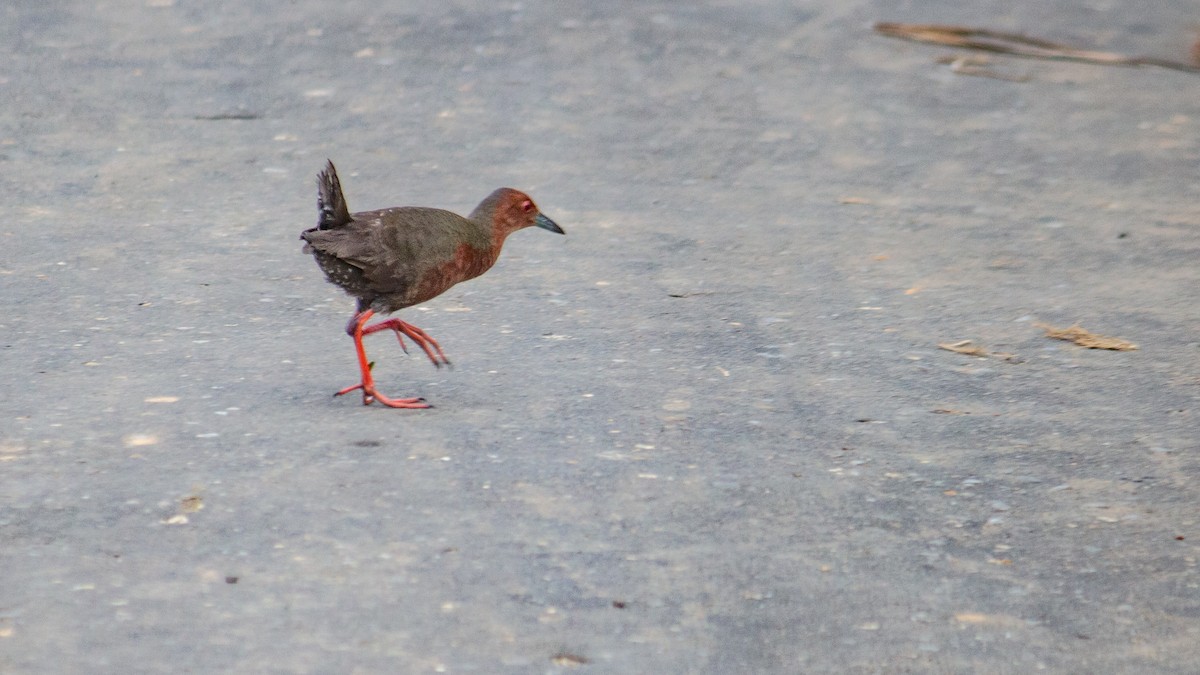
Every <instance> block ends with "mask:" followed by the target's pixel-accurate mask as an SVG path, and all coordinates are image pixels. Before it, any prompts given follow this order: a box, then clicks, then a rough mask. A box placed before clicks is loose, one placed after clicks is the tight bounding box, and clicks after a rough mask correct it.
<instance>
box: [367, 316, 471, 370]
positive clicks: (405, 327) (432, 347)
mask: <svg viewBox="0 0 1200 675" xmlns="http://www.w3.org/2000/svg"><path fill="white" fill-rule="evenodd" d="M381 330H393V331H395V332H396V339H397V340H399V341H400V347H401V349H403V350H404V352H405V353H408V347H406V346H405V345H404V338H403V337H401V336H402V335H407V336H408V337H409V338H410V339H412V341H413V342H415V343H417V346H418V347H420V348H421V350H422V351H424V352H425V355H426V356H428V357H429V360H430V361H432V362H433V365H434V367H437V368H441V367H442V365H446V366H450V365H451V364H450V359H448V358H446V353H445V352H443V351H442V346H441V345H439V344H438V342H437V340H434V339H433V338H431V337H429V334H428V333H426V332H425V331H423V330H421V329H420V328H417V327H416V326H414V325H412V324H411V323H408V322H407V321H401V320H400V319H387V320H385V321H380V322H379V323H376V324H373V325H370V326H366V327H364V328H363V329H362V334H363V335H370V334H371V333H377V332H379V331H381Z"/></svg>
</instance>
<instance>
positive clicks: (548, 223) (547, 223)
mask: <svg viewBox="0 0 1200 675" xmlns="http://www.w3.org/2000/svg"><path fill="white" fill-rule="evenodd" d="M533 224H534V225H537V226H538V227H540V228H542V229H543V230H550V231H551V232H557V233H558V234H566V232H563V229H562V228H561V227H559V226H558V223H556V222H554V221H553V220H550V219H549V218H547V217H546V216H543V215H542V214H540V213H539V214H537V218H535V219H534V220H533Z"/></svg>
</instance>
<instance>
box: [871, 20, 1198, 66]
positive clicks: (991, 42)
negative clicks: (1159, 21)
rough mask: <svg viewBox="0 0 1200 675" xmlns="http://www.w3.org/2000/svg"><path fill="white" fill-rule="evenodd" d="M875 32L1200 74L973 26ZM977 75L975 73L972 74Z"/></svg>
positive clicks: (887, 27)
mask: <svg viewBox="0 0 1200 675" xmlns="http://www.w3.org/2000/svg"><path fill="white" fill-rule="evenodd" d="M874 29H875V32H876V33H879V34H881V35H887V36H889V37H894V38H901V39H903V40H913V41H915V42H928V43H931V44H936V45H944V46H948V47H961V48H964V49H976V50H980V51H986V52H993V53H997V54H1013V55H1016V56H1025V57H1028V58H1035V59H1054V60H1065V61H1082V62H1084V63H1095V64H1099V65H1107V66H1134V67H1137V66H1157V67H1159V68H1170V69H1172V70H1181V71H1184V72H1190V73H1200V68H1197V67H1196V66H1194V65H1192V64H1189V63H1181V62H1179V61H1171V60H1168V59H1159V58H1154V57H1149V56H1126V55H1124V54H1114V53H1112V52H1099V51H1094V50H1089V49H1075V48H1073V47H1069V46H1067V45H1062V44H1058V43H1055V42H1050V41H1048V40H1041V39H1039V38H1032V37H1028V36H1025V35H1021V34H1020V33H1006V32H1003V31H996V30H989V29H987V28H973V27H971V26H947V25H938V24H919V23H891V22H881V23H877V24H875V26H874ZM971 74H976V73H971Z"/></svg>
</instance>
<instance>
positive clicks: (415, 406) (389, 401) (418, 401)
mask: <svg viewBox="0 0 1200 675" xmlns="http://www.w3.org/2000/svg"><path fill="white" fill-rule="evenodd" d="M371 396H372V397H373V398H374V399H375V400H376V401H379V403H380V404H381V405H386V406H387V407H389V408H406V409H409V410H422V409H425V408H432V407H433V406H431V405H429V404H428V403H426V402H425V399H423V398H421V397H419V396H418V397H416V398H388V397H386V396H381V395H380V394H379V393H378V392H372V393H371Z"/></svg>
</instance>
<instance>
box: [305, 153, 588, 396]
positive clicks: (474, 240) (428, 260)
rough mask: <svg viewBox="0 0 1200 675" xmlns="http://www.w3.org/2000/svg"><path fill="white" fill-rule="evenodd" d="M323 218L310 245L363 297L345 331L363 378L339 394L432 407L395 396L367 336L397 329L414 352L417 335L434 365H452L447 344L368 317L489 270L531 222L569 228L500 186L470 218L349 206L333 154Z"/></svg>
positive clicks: (332, 278)
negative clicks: (380, 384) (377, 369)
mask: <svg viewBox="0 0 1200 675" xmlns="http://www.w3.org/2000/svg"><path fill="white" fill-rule="evenodd" d="M317 209H318V217H317V226H316V227H313V228H309V229H307V230H304V232H302V233H301V234H300V238H301V239H303V240H304V242H305V243H304V248H303V252H304V253H309V254H312V256H313V258H315V259H316V261H317V265H318V266H320V268H321V271H323V272H324V273H325V277H326V279H327V280H328V281H329V282H331V283H333V284H334V285H336V286H339V287H341V289H342V290H343V291H345V292H346V293H347V294H348V295H350V296H353V297H354V298H356V299H357V307H356V309H355V312H354V316H353V317H351V319H350V322H349V323H347V324H346V333H347V334H349V335H350V336H351V337H352V338H354V349H355V352H356V353H357V355H358V367H359V370H360V372H361V375H362V378H361V381H360V382H359V383H358V384H355V385H352V386H349V387H346V388H345V389H342V390H340V391H338V392H337V393H335V394H334V396H341V395H343V394H348V393H350V392H352V391H362V397H363V405H370V404H371V403H373V402H378V403H380V404H382V405H385V406H388V407H390V408H429V407H432V406H430V405H429V403H427V402H426V401H425V399H424V398H422V397H414V398H389V397H387V396H384V395H383V394H380V393H379V391H378V390H377V389H376V387H375V379H374V378H373V377H372V376H371V367H372V365H374V364H372V363H370V362H368V361H367V354H366V350H365V348H364V347H363V341H362V339H363V337H364V336H367V335H370V334H372V333H378V332H380V331H386V330H391V331H393V332H395V334H396V338H397V339H398V340H399V341H400V347H401V348H402V349H403V350H404V351H405V352H407V351H408V347H407V346H406V345H405V344H404V336H407V337H408V338H409V339H411V340H412V341H413V342H414V343H415V344H416V345H417V346H418V347H420V348H421V350H422V351H424V352H425V355H426V356H428V357H429V360H430V361H432V362H433V365H434V366H435V367H439V368H440V367H441V366H442V365H447V366H448V365H450V360H449V359H447V358H446V354H445V352H443V351H442V347H441V345H439V344H438V342H437V340H434V339H433V338H432V337H430V336H429V335H428V334H427V333H426V332H425V331H423V330H421V329H420V328H417V327H416V326H414V325H412V324H411V323H408V322H407V321H403V320H401V319H399V318H390V319H385V320H382V321H378V322H376V323H374V324H371V325H367V323H368V322H369V321H370V320H371V318H372V317H374V316H377V315H381V314H382V315H387V314H391V313H392V312H395V311H397V310H401V309H404V308H405V307H412V306H413V305H418V304H421V303H423V302H426V301H428V300H432V299H433V298H436V297H437V296H439V295H441V294H442V293H445V292H446V291H447V290H448V289H450V288H451V287H452V286H454V285H455V284H457V283H459V282H461V281H466V280H468V279H473V278H475V277H477V276H479V275H481V274H483V273H484V272H486V271H488V269H490V268H491V267H492V265H494V264H495V263H496V259H497V258H499V257H500V248H501V247H502V246H503V245H504V240H505V239H506V238H507V237H508V235H510V234H512V233H513V232H516V231H517V230H521V229H524V228H526V227H540V228H542V229H544V230H549V231H550V232H555V233H558V234H565V233H564V232H563V229H562V228H561V227H559V226H558V224H557V223H555V222H554V221H553V220H551V219H550V218H548V217H547V216H545V215H544V214H543V213H542V212H541V211H540V210H539V209H538V207H537V205H536V204H534V202H533V200H532V199H530V197H529V195H527V194H525V193H524V192H521V191H520V190H515V189H513V188H503V187H502V188H499V189H497V190H495V191H493V192H492V193H491V194H490V195H488V196H487V197H485V198H484V200H483V201H481V202H479V206H476V207H475V210H474V211H472V212H471V215H469V216H467V217H466V218H464V217H462V216H460V215H458V214H456V213H453V212H451V211H445V210H442V209H435V208H426V207H420V206H400V207H393V208H387V209H380V210H377V211H362V212H360V213H353V214H352V213H350V209H349V207H347V205H346V198H345V195H343V194H342V185H341V181H340V180H339V179H338V175H337V169H336V168H334V166H333V162H332V161H329V160H326V163H325V169H324V170H323V171H321V172H320V173H318V174H317Z"/></svg>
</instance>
